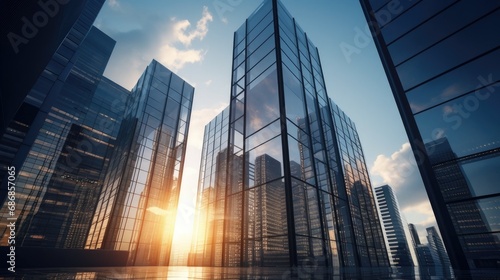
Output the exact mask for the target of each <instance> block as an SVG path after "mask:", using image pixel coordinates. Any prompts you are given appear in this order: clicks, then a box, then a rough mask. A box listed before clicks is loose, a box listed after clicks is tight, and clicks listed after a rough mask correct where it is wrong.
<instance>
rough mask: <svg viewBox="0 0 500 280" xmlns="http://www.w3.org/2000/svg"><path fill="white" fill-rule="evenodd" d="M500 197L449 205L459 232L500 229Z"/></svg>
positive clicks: (468, 232) (480, 231) (481, 231)
mask: <svg viewBox="0 0 500 280" xmlns="http://www.w3.org/2000/svg"><path fill="white" fill-rule="evenodd" d="M499 208H500V197H491V198H485V199H479V200H474V201H467V202H459V203H452V204H449V205H448V211H449V212H450V213H451V216H452V219H453V221H454V225H455V228H456V230H457V231H458V233H459V234H470V233H486V232H492V231H498V230H500V215H498V209H499Z"/></svg>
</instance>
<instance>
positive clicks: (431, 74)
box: [361, 0, 500, 270]
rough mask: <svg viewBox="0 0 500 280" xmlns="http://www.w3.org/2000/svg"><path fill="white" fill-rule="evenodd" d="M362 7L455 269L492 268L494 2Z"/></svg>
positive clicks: (496, 242) (498, 163) (496, 244)
mask: <svg viewBox="0 0 500 280" xmlns="http://www.w3.org/2000/svg"><path fill="white" fill-rule="evenodd" d="M361 4H362V7H363V10H364V12H365V15H366V18H367V21H368V23H369V24H368V25H369V26H370V28H371V31H372V34H373V35H374V39H375V44H376V46H377V48H378V51H379V55H380V57H381V60H382V63H383V65H384V68H385V71H386V74H387V76H388V78H389V82H390V85H391V88H392V91H393V94H394V98H395V101H396V104H397V106H398V109H399V112H400V114H401V117H402V120H403V124H404V126H405V129H406V132H407V134H408V138H409V141H410V144H411V146H412V149H413V152H414V154H415V158H416V160H417V164H418V168H419V170H420V174H421V175H422V179H423V182H424V185H425V188H426V191H427V194H428V196H429V200H430V202H431V205H432V208H433V211H434V214H435V216H436V221H437V223H438V225H439V228H440V229H442V231H441V236H442V238H443V242H444V245H445V246H446V250H447V251H448V254H449V257H450V261H451V263H452V265H453V267H454V268H455V269H459V270H475V269H499V268H500V232H499V230H500V220H499V217H500V216H499V215H498V208H499V206H500V191H499V189H498V187H497V182H498V181H499V180H500V175H499V174H500V173H499V172H498V171H497V170H500V126H499V124H500V112H499V110H498V108H499V105H500V95H499V94H498V93H497V91H498V89H499V87H498V86H499V84H498V80H499V77H500V72H499V68H498V65H497V61H498V60H499V58H500V48H499V47H500V37H499V36H492V35H491V34H495V33H496V32H497V31H498V30H497V26H499V24H500V9H499V8H500V3H499V2H496V1H480V2H478V1H472V0H464V1H452V0H448V1H431V0H423V1H411V0H404V1H395V0H392V1H376V0H361ZM444 229H446V230H444Z"/></svg>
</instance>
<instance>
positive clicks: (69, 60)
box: [0, 0, 114, 203]
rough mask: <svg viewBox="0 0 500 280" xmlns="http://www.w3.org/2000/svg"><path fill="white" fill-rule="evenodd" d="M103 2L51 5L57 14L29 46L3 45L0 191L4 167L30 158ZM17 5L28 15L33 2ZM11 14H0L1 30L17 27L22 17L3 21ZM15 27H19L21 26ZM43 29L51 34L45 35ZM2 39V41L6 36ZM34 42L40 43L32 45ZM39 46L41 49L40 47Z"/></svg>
mask: <svg viewBox="0 0 500 280" xmlns="http://www.w3.org/2000/svg"><path fill="white" fill-rule="evenodd" d="M12 2H17V1H10V3H8V1H5V2H2V5H4V4H5V5H6V6H8V5H12V4H13V3H12ZM40 2H42V1H40ZM103 2H104V1H103V0H88V1H82V2H81V3H80V4H78V5H76V4H73V3H71V4H69V5H68V6H61V5H59V4H58V3H55V4H54V3H53V4H54V5H53V6H52V8H53V9H56V6H57V7H58V8H57V9H58V13H56V15H55V17H54V18H52V20H53V21H52V22H51V23H50V24H48V25H47V26H45V27H46V28H43V30H40V31H39V34H38V33H37V34H38V35H39V36H36V37H35V38H32V40H30V41H29V42H28V44H21V45H20V46H18V47H19V51H20V53H18V54H15V53H12V52H13V49H12V47H11V46H10V45H9V46H5V51H3V50H4V46H3V45H2V61H5V65H3V64H2V72H1V77H2V83H1V86H0V89H1V91H2V93H1V101H2V102H1V103H2V104H1V105H0V107H2V109H1V111H2V116H1V117H0V119H1V121H2V123H1V126H2V127H1V129H0V136H1V137H0V187H1V188H2V189H7V181H8V180H7V179H6V178H7V176H8V175H7V167H8V166H15V167H20V166H21V165H22V164H23V162H24V160H25V158H26V157H27V156H28V153H29V151H30V149H31V147H32V146H33V144H34V141H35V139H36V137H37V135H38V132H39V131H40V129H41V127H42V125H43V124H44V120H45V119H46V118H47V116H48V114H49V113H50V110H51V107H52V106H53V105H54V103H55V102H56V101H57V100H58V96H60V92H61V89H62V87H63V85H64V84H65V82H66V79H67V78H68V77H69V73H70V72H71V71H73V70H74V65H75V63H76V62H77V61H78V56H77V55H76V53H77V49H78V48H79V47H80V45H81V44H82V42H83V40H84V38H85V37H86V36H87V34H88V33H89V30H90V29H91V27H92V23H93V22H94V19H95V18H96V17H97V14H98V13H99V10H100V8H101V6H102V4H103ZM45 3H46V4H47V3H50V2H45ZM38 4H39V3H38ZM16 5H18V6H21V8H19V7H17V8H16V11H13V14H16V13H27V12H28V11H30V10H32V9H33V7H30V6H31V5H33V4H30V3H22V4H21V3H17V4H16ZM49 6H50V5H49ZM38 8H39V9H42V8H41V7H38ZM7 11H10V10H7V9H6V10H2V14H3V13H4V12H7ZM62 13H65V17H66V18H65V19H64V20H62V19H61V17H60V16H59V15H60V14H62ZM11 16H12V15H8V16H6V17H5V18H4V17H2V28H3V27H4V26H5V27H6V28H15V25H16V24H17V21H18V20H19V19H20V17H21V16H19V18H13V19H12V20H11V21H9V20H5V19H7V18H10V17H11ZM69 16H74V18H73V19H68V18H67V17H69ZM58 20H62V21H60V22H59V24H61V25H60V26H58V25H57V24H55V23H56V22H57V21H58ZM4 23H5V25H4ZM19 29H21V27H20V26H19ZM14 31H16V30H14ZM14 31H13V32H14ZM47 31H49V32H48V33H49V34H47V33H46V32H47ZM5 37H7V36H5ZM37 40H41V41H37ZM1 42H2V44H3V43H5V41H4V39H2V41H1ZM37 42H38V45H36V44H37ZM42 42H43V43H42ZM103 44H111V45H109V46H104V47H106V48H107V52H110V51H111V49H112V48H113V46H114V42H112V43H109V41H108V40H104V41H103ZM40 45H43V46H44V48H40V47H39V46H40ZM96 48H97V46H96ZM109 48H111V49H109ZM9 54H10V55H9ZM109 54H110V53H109ZM109 54H108V55H109ZM4 56H5V59H4ZM107 59H108V58H106V59H105V60H106V61H107ZM80 63H81V62H80ZM94 67H95V68H96V69H99V71H100V70H102V71H103V70H104V68H103V65H102V63H99V64H97V65H95V66H94ZM18 71H19V72H18ZM14 73H17V74H14ZM101 74H102V73H101ZM24 75H26V76H24ZM20 77H22V78H20ZM97 77H98V76H97ZM92 79H94V78H92ZM14 92H15V93H14ZM4 179H5V180H4ZM6 194H7V192H0V202H1V203H3V201H4V199H5V196H6Z"/></svg>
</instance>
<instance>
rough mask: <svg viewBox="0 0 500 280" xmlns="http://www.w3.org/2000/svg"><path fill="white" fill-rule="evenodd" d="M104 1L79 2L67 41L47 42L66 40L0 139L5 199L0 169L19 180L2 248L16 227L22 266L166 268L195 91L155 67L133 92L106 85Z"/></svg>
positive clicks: (109, 43)
mask: <svg viewBox="0 0 500 280" xmlns="http://www.w3.org/2000/svg"><path fill="white" fill-rule="evenodd" d="M39 2H40V3H42V4H46V3H52V2H50V1H48V2H43V1H39ZM102 2H103V1H101V0H88V1H82V2H81V7H80V8H81V14H79V15H78V16H77V17H76V19H74V24H73V25H71V26H69V27H68V28H69V31H65V32H66V33H67V34H66V33H64V34H62V33H61V34H57V37H58V38H45V39H47V40H48V41H47V44H48V45H51V44H54V42H55V41H54V40H56V39H60V38H59V36H63V35H64V36H63V38H62V39H61V40H62V42H59V43H60V44H59V43H58V46H59V47H58V48H57V49H56V50H55V53H53V54H51V55H52V57H50V60H49V62H48V64H47V65H46V67H45V66H44V67H45V70H44V71H43V72H42V73H41V74H39V75H38V76H37V80H36V83H35V84H34V86H33V87H32V88H31V90H30V91H29V92H28V94H27V95H26V97H25V98H24V100H23V102H22V105H21V107H20V108H19V110H18V111H17V113H16V115H15V116H14V119H13V120H12V121H11V122H10V123H8V126H7V128H6V130H5V133H2V137H1V138H0V155H1V157H0V165H1V166H0V167H1V171H0V176H1V177H0V178H2V180H1V182H2V187H5V190H7V181H8V180H7V176H6V174H7V168H8V167H10V166H14V167H15V169H16V182H15V183H16V189H15V191H16V197H15V203H16V206H15V211H13V212H12V214H11V213H10V212H8V211H4V212H3V213H2V214H1V218H2V221H1V222H0V225H2V230H1V231H0V233H1V243H0V246H7V245H8V243H7V242H8V238H9V233H10V232H9V228H8V227H7V223H9V222H11V221H13V220H15V223H16V244H15V245H16V246H17V249H16V252H18V253H19V255H21V256H20V261H23V260H25V264H23V266H25V267H29V266H33V265H36V263H40V262H39V261H38V260H37V258H39V255H44V256H47V258H49V259H50V258H54V259H55V260H60V259H68V262H69V263H72V264H73V265H76V266H80V265H90V264H91V265H93V266H95V265H103V264H108V265H117V264H119V265H125V264H127V263H128V264H130V265H168V264H169V257H170V251H171V250H170V248H171V243H172V236H173V229H174V224H175V215H176V213H177V203H178V198H179V190H180V184H181V177H182V171H183V163H184V156H185V150H186V142H187V133H188V127H189V120H190V115H191V107H192V102H193V94H194V88H193V87H192V86H190V85H189V84H187V83H186V82H184V81H183V80H182V79H181V78H179V77H178V76H177V75H175V74H174V73H172V72H171V71H169V70H168V69H166V68H165V67H164V66H162V65H161V64H159V63H158V62H156V61H153V62H151V64H150V65H149V66H148V67H147V69H146V71H145V72H144V74H143V75H142V76H141V78H140V80H139V81H138V83H137V85H136V86H135V87H134V88H133V89H132V91H129V90H126V89H124V88H123V87H121V86H119V85H117V84H116V83H114V82H113V81H111V80H109V79H107V78H105V77H103V72H104V70H105V68H106V65H107V63H108V60H109V58H110V56H111V53H112V51H113V48H114V46H115V41H114V40H113V39H111V38H110V37H109V36H107V35H106V34H104V33H103V32H102V31H100V30H99V29H97V28H95V27H93V26H92V22H93V20H94V19H95V17H96V16H97V13H98V12H99V9H100V7H101V5H102ZM2 4H3V3H2ZM56 4H58V3H56ZM47 5H48V4H47ZM51 7H52V8H54V7H55V6H51ZM54 9H56V8H54ZM63 10H64V9H61V10H60V11H61V12H62V11H63ZM44 11H45V12H47V11H46V10H44ZM64 11H65V10H64ZM67 15H72V13H68V14H67ZM56 18H57V17H56ZM56 18H54V20H55V19H56ZM65 27H67V26H65ZM61 28H62V27H61ZM61 32H63V31H61ZM43 55H46V53H44V54H43ZM33 63H39V61H33ZM37 66H39V65H37ZM33 71H34V70H33ZM2 73H3V72H2ZM3 101H4V100H3V99H2V102H3ZM4 105H5V104H3V103H2V106H4ZM10 105H12V106H13V107H14V106H18V105H17V104H15V102H11V104H10ZM7 175H8V174H7ZM4 176H5V180H3V177H4ZM0 195H1V197H0V198H1V200H0V202H1V203H2V205H3V209H8V208H7V206H8V203H9V201H10V200H8V199H6V195H7V192H0ZM127 256H128V260H127ZM22 257H25V258H24V259H23V258H22ZM42 263H44V264H46V263H47V262H43V261H42ZM65 263H66V260H65Z"/></svg>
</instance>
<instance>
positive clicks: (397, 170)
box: [371, 143, 418, 188]
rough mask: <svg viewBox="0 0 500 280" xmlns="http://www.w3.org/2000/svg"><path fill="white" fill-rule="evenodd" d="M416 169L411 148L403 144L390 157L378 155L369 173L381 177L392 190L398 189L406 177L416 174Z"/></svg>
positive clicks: (407, 144)
mask: <svg viewBox="0 0 500 280" xmlns="http://www.w3.org/2000/svg"><path fill="white" fill-rule="evenodd" d="M417 169H418V168H417V165H416V164H415V159H414V156H413V152H412V150H411V146H410V144H409V143H404V144H403V145H402V146H401V148H400V149H399V151H396V152H394V153H393V154H392V155H391V156H390V157H387V156H386V155H378V156H377V158H376V159H375V163H374V165H373V168H372V170H371V172H372V173H374V174H375V175H379V176H381V177H382V178H383V179H384V182H385V183H387V184H389V185H391V186H392V187H393V188H399V187H400V186H402V185H404V183H405V181H406V180H407V179H408V177H411V176H412V175H413V174H414V173H416V172H417V173H418V170H417Z"/></svg>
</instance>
